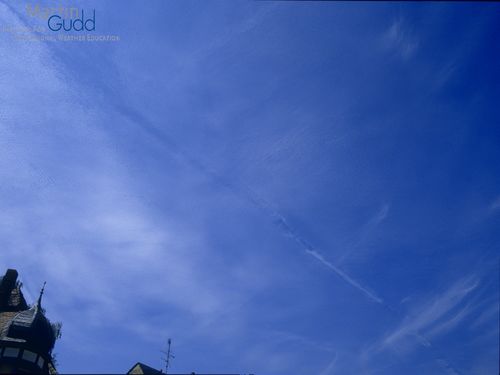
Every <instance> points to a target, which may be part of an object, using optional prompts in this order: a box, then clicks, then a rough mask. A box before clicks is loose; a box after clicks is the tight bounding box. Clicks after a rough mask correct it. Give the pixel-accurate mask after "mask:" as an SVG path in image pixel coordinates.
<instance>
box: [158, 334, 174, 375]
mask: <svg viewBox="0 0 500 375" xmlns="http://www.w3.org/2000/svg"><path fill="white" fill-rule="evenodd" d="M167 345H168V347H167V350H166V351H164V350H162V351H161V352H162V353H163V354H165V357H164V358H162V360H163V361H164V362H165V374H168V368H169V367H170V361H171V360H172V359H174V358H175V355H173V354H172V350H171V346H172V340H171V339H170V338H169V339H168V340H167Z"/></svg>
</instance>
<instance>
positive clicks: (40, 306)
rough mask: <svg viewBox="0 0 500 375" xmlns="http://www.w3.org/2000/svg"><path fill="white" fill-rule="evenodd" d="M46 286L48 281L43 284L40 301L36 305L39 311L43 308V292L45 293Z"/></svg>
mask: <svg viewBox="0 0 500 375" xmlns="http://www.w3.org/2000/svg"><path fill="white" fill-rule="evenodd" d="M45 284H47V282H46V281H44V282H43V286H42V289H41V290H40V295H39V296H38V301H37V303H36V305H37V307H38V308H39V309H41V308H42V296H43V292H44V291H45Z"/></svg>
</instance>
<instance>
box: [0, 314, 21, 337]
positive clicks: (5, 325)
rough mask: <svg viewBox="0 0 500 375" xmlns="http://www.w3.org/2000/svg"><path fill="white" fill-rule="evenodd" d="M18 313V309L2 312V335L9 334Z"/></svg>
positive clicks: (0, 322) (0, 335) (0, 332)
mask: <svg viewBox="0 0 500 375" xmlns="http://www.w3.org/2000/svg"><path fill="white" fill-rule="evenodd" d="M17 314H18V312H17V311H6V312H1V313H0V337H4V336H5V335H6V334H7V331H8V329H9V325H10V322H11V321H12V319H13V318H14V317H15V316H16V315H17Z"/></svg>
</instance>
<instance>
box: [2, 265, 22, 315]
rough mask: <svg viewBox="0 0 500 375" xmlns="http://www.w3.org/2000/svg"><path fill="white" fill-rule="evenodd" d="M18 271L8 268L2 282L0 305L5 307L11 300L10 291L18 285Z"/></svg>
mask: <svg viewBox="0 0 500 375" xmlns="http://www.w3.org/2000/svg"><path fill="white" fill-rule="evenodd" d="M17 275H18V274H17V271H16V270H12V269H8V270H7V272H5V275H4V277H3V278H2V281H1V282H0V307H5V306H6V305H7V302H8V301H9V297H10V292H11V291H12V289H14V287H15V286H16V281H17Z"/></svg>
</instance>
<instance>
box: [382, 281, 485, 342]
mask: <svg viewBox="0 0 500 375" xmlns="http://www.w3.org/2000/svg"><path fill="white" fill-rule="evenodd" d="M478 285H479V280H478V279H477V277H475V276H469V277H466V278H463V279H461V280H458V281H457V282H456V283H454V284H453V285H452V286H451V287H450V288H448V289H447V290H446V291H445V292H443V293H441V294H438V295H436V296H434V297H433V298H432V299H431V300H430V301H429V302H426V303H425V304H423V305H421V306H417V307H414V308H413V309H412V311H411V312H410V313H409V314H408V315H407V316H406V317H405V318H404V320H403V322H402V323H401V325H400V326H399V327H397V328H396V329H395V330H393V331H391V332H389V333H388V334H387V335H386V336H385V338H384V339H383V340H382V344H381V348H386V347H391V346H393V345H396V344H397V343H398V342H400V341H401V340H404V339H405V338H408V337H418V338H422V337H423V336H428V335H429V336H432V335H435V334H438V333H440V332H442V331H444V330H445V329H446V328H448V327H451V326H453V325H456V324H458V323H459V322H460V321H461V320H462V319H463V318H464V317H465V316H467V314H468V312H469V311H470V308H469V306H466V307H464V308H463V309H461V310H459V311H458V312H457V311H455V309H456V308H457V307H458V306H460V304H462V303H463V302H464V300H465V299H466V297H467V296H468V295H469V294H470V293H471V292H472V291H474V290H475V289H476V288H477V286H478ZM420 341H421V343H423V344H424V345H428V342H427V340H426V339H420Z"/></svg>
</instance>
